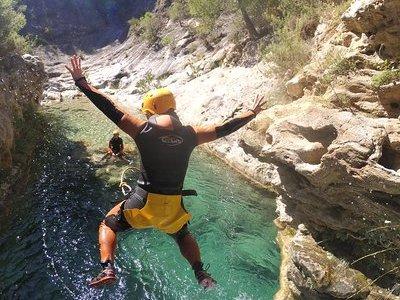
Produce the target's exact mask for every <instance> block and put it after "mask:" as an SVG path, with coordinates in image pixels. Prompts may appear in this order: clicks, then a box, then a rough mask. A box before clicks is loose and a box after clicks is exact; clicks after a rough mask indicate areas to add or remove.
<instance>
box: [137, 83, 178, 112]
mask: <svg viewBox="0 0 400 300" xmlns="http://www.w3.org/2000/svg"><path fill="white" fill-rule="evenodd" d="M170 109H176V102H175V97H174V94H172V92H171V91H170V90H169V89H167V88H161V89H156V90H152V91H150V92H148V93H147V94H146V95H145V96H144V97H143V103H142V112H143V113H150V114H152V115H154V114H157V115H161V114H165V113H166V112H167V111H168V110H170Z"/></svg>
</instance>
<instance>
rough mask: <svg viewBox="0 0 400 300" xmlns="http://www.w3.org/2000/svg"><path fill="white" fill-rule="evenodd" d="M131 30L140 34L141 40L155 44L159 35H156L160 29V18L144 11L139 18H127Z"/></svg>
mask: <svg viewBox="0 0 400 300" xmlns="http://www.w3.org/2000/svg"><path fill="white" fill-rule="evenodd" d="M129 24H130V25H131V30H132V31H133V32H134V33H136V34H138V35H139V36H141V37H142V38H143V40H145V41H147V42H148V43H149V44H151V45H152V44H155V43H156V42H157V41H158V40H159V39H160V37H159V36H158V33H159V31H160V30H161V26H162V24H161V19H160V17H159V16H157V15H156V14H153V13H151V12H146V13H145V14H144V15H143V16H142V17H141V18H140V19H135V18H133V19H131V20H129Z"/></svg>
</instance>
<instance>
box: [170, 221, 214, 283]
mask: <svg viewBox="0 0 400 300" xmlns="http://www.w3.org/2000/svg"><path fill="white" fill-rule="evenodd" d="M174 237H175V239H176V242H177V244H178V246H179V250H180V251H181V254H182V256H183V257H184V258H186V260H187V261H188V262H189V264H190V265H191V266H192V269H193V271H194V274H195V276H196V279H197V281H198V282H199V284H200V285H201V286H202V287H204V288H205V289H209V288H213V287H214V286H215V284H216V281H215V280H214V279H213V278H212V277H211V275H210V274H208V273H207V272H206V270H204V269H203V263H202V262H201V255H200V248H199V245H198V244H197V241H196V239H195V238H194V237H193V236H192V234H191V233H190V232H188V231H187V229H186V228H184V229H183V233H182V234H179V232H178V233H177V234H176V235H175V236H174Z"/></svg>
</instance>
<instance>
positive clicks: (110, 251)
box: [89, 202, 122, 287]
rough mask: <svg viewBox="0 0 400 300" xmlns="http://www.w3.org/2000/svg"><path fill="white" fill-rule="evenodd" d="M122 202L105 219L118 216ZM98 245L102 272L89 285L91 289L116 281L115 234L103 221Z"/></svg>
mask: <svg viewBox="0 0 400 300" xmlns="http://www.w3.org/2000/svg"><path fill="white" fill-rule="evenodd" d="M121 205H122V202H121V203H120V204H118V205H116V206H115V207H114V208H113V209H111V210H110V211H109V212H108V214H107V216H106V218H107V217H110V216H113V215H114V216H116V215H118V213H119V211H120V209H121ZM99 245H100V260H101V264H102V266H103V270H102V272H101V273H100V274H99V275H98V276H97V277H95V278H93V279H92V281H91V282H90V283H89V285H90V286H91V287H100V286H102V285H106V284H112V283H114V282H115V281H116V280H117V277H116V276H115V270H114V258H115V249H116V247H117V234H116V232H114V230H112V229H111V228H110V227H108V226H107V225H106V223H105V221H102V222H101V223H100V226H99Z"/></svg>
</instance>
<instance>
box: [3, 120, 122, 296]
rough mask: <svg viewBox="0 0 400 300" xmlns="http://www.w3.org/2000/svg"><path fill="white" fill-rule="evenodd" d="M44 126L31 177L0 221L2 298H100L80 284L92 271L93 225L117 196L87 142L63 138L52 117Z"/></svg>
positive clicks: (94, 260) (62, 126)
mask: <svg viewBox="0 0 400 300" xmlns="http://www.w3.org/2000/svg"><path fill="white" fill-rule="evenodd" d="M48 117H49V116H48ZM47 124H49V125H48V126H47V128H45V131H44V133H43V139H42V141H41V144H40V145H39V147H38V150H37V151H38V155H37V157H36V159H35V160H34V161H33V168H34V175H33V177H34V179H33V180H32V183H31V184H30V186H29V188H28V191H27V193H26V194H25V195H23V196H20V197H17V198H16V199H11V200H9V201H8V203H9V205H11V206H12V207H11V208H10V212H9V214H8V215H5V216H2V218H1V221H0V224H1V229H0V236H1V239H0V266H1V268H0V291H1V295H2V296H4V297H5V298H14V299H28V298H31V299H38V298H41V299H44V298H46V299H49V298H62V297H65V296H70V297H71V298H75V299H77V298H93V297H95V298H96V296H99V297H100V296H101V295H102V294H103V293H102V292H100V291H93V290H89V289H88V288H87V284H86V281H87V279H88V278H89V277H90V275H92V274H93V273H94V272H96V271H98V269H97V267H98V265H97V264H98V262H97V259H98V250H97V227H98V222H99V220H101V219H102V217H103V215H104V213H105V212H106V211H107V210H109V209H110V207H111V203H110V201H112V200H113V199H114V198H116V197H117V196H118V194H117V191H116V190H114V191H113V192H111V193H110V188H109V187H107V186H106V185H105V184H104V182H102V181H101V180H99V179H97V178H96V174H95V170H96V168H97V166H96V165H94V164H93V163H92V162H91V161H90V159H89V154H88V152H87V151H86V147H85V145H84V144H83V143H80V142H75V141H72V140H69V139H68V138H66V137H65V132H66V130H70V128H68V127H67V126H66V125H65V124H64V123H63V122H62V121H60V120H57V119H55V118H52V119H50V120H47ZM110 197H111V199H110ZM114 295H115V293H114ZM121 295H122V292H121Z"/></svg>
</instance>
